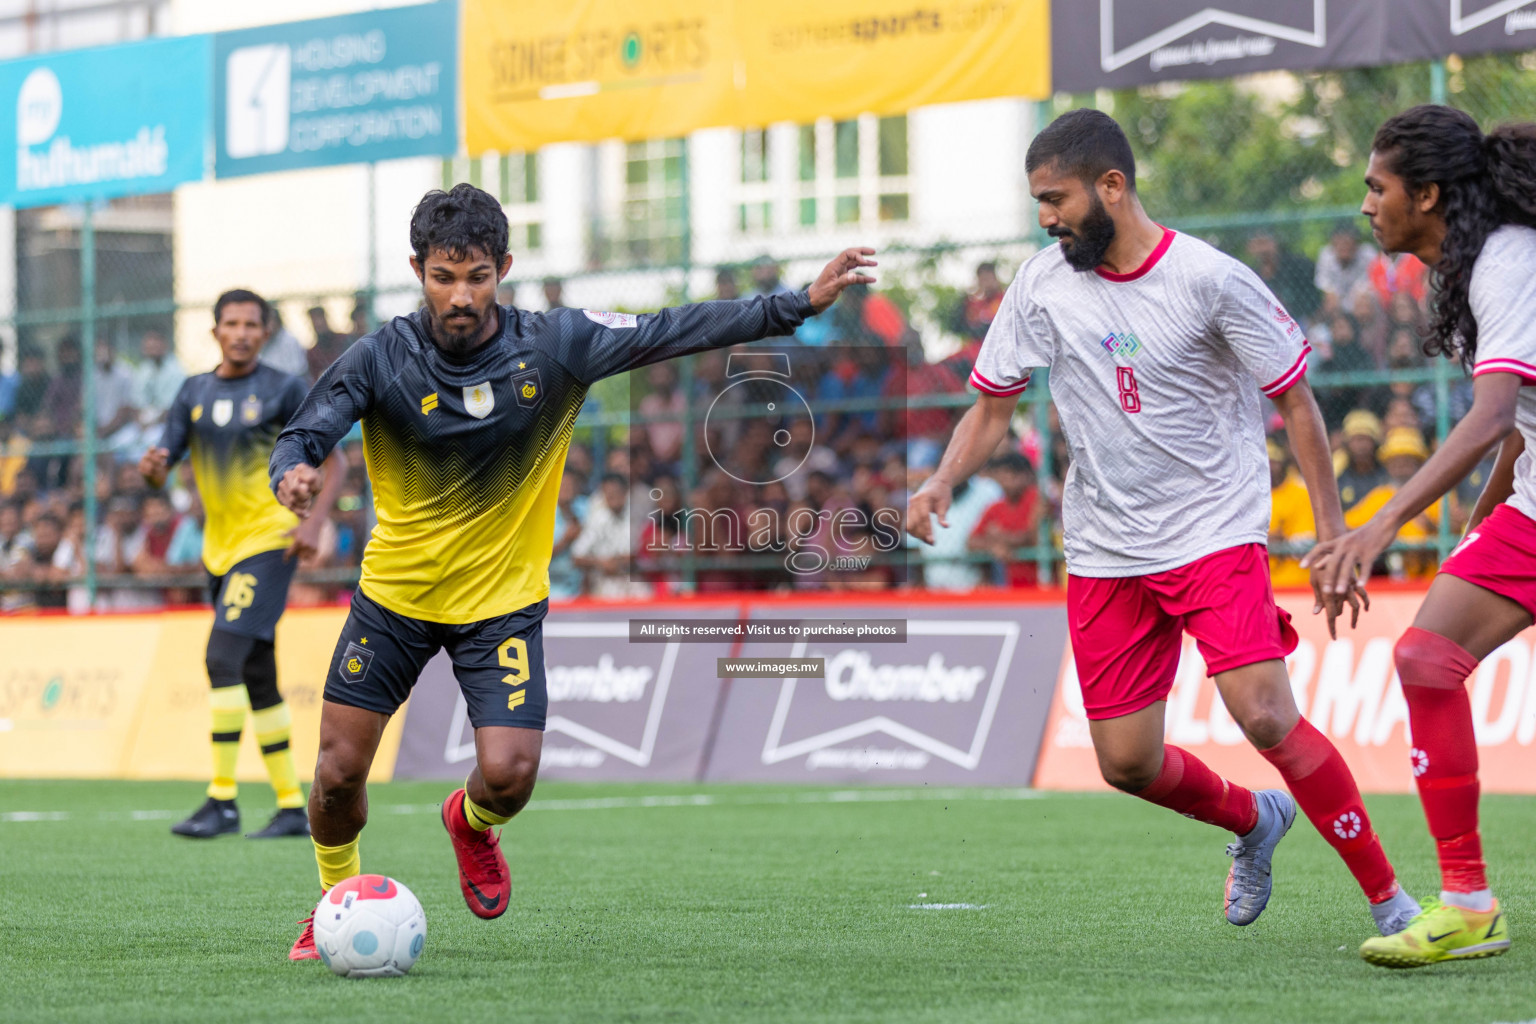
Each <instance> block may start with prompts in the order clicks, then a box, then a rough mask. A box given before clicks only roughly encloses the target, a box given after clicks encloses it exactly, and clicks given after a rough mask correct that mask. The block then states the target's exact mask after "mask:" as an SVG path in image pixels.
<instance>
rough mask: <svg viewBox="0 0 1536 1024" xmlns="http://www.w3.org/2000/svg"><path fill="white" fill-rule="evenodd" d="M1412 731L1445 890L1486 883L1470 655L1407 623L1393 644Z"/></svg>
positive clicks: (1421, 796) (1417, 777)
mask: <svg viewBox="0 0 1536 1024" xmlns="http://www.w3.org/2000/svg"><path fill="white" fill-rule="evenodd" d="M1392 653H1393V657H1394V660H1396V662H1397V674H1398V677H1399V678H1400V679H1402V681H1403V699H1404V700H1405V701H1407V703H1408V724H1409V726H1410V728H1412V730H1413V755H1412V756H1413V776H1414V781H1415V782H1417V783H1418V784H1419V801H1420V802H1421V803H1423V805H1424V817H1425V818H1427V819H1428V820H1429V834H1430V835H1432V836H1434V837H1435V846H1436V849H1437V852H1438V853H1439V854H1440V879H1441V886H1442V887H1443V888H1444V889H1445V890H1446V891H1448V892H1477V891H1478V890H1479V889H1486V888H1488V874H1487V869H1486V868H1485V867H1484V865H1483V841H1482V838H1481V837H1480V836H1479V835H1478V833H1477V798H1478V795H1479V792H1480V789H1481V787H1480V786H1479V784H1478V781H1477V739H1476V735H1475V732H1474V730H1473V726H1472V702H1471V700H1469V699H1468V697H1467V688H1466V686H1465V685H1464V683H1465V682H1466V679H1467V677H1468V676H1469V675H1471V674H1472V670H1473V669H1475V668H1477V659H1476V658H1474V657H1472V655H1470V654H1468V653H1467V652H1466V651H1465V650H1463V649H1462V647H1461V645H1459V644H1457V643H1456V642H1455V641H1453V640H1447V639H1446V638H1445V637H1443V636H1441V635H1440V634H1438V633H1431V632H1429V631H1428V630H1426V629H1417V628H1412V627H1410V628H1409V630H1408V631H1407V632H1406V633H1404V634H1403V637H1402V639H1401V640H1399V641H1398V642H1397V647H1396V648H1395V649H1394V650H1393V652H1392Z"/></svg>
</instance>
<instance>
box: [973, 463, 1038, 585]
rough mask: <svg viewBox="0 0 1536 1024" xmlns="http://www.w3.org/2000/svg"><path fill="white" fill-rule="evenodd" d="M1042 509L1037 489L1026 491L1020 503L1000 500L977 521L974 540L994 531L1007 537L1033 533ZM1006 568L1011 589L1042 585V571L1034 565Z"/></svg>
mask: <svg viewBox="0 0 1536 1024" xmlns="http://www.w3.org/2000/svg"><path fill="white" fill-rule="evenodd" d="M1039 507H1040V493H1039V490H1038V488H1035V487H1029V488H1026V489H1025V491H1024V492H1023V493H1022V494H1020V495H1019V498H1018V500H1017V501H1009V500H1008V499H1007V497H1002V498H999V499H998V500H997V501H994V502H993V503H992V504H991V505H989V506H987V510H986V511H985V512H983V513H982V514H981V518H980V519H979V520H977V521H976V528H975V529H973V530H972V531H971V536H972V537H981V536H985V535H986V534H987V533H988V532H990V531H991V530H993V529H996V530H1001V531H1003V532H1005V533H1023V532H1026V531H1029V530H1033V529H1034V528H1035V527H1036V526H1038V525H1039V521H1040V519H1039ZM1030 539H1033V538H1030ZM1026 543H1027V540H1026ZM1005 564H1006V565H1007V567H1008V586H1010V587H1033V586H1035V585H1036V584H1037V583H1038V582H1039V581H1040V576H1039V569H1038V567H1037V566H1036V565H1035V563H1034V562H1020V561H1015V560H1012V559H1010V560H1009V561H1007V562H1006V563H1005Z"/></svg>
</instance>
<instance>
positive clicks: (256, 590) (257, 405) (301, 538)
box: [139, 290, 342, 839]
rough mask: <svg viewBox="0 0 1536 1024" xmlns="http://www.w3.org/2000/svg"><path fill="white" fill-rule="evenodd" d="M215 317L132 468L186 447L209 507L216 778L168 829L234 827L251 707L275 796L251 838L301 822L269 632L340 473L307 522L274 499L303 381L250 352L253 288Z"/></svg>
mask: <svg viewBox="0 0 1536 1024" xmlns="http://www.w3.org/2000/svg"><path fill="white" fill-rule="evenodd" d="M213 320H214V326H213V336H214V339H215V340H217V341H218V343H219V352H220V356H221V360H220V362H219V365H218V366H217V367H216V368H215V369H214V370H213V371H212V372H211V373H204V374H199V375H197V376H195V377H188V378H187V380H186V381H185V383H183V384H182V386H181V390H180V391H179V392H177V394H176V399H175V401H174V402H172V404H171V408H170V411H169V413H168V414H167V416H166V421H165V433H164V435H163V436H162V438H161V447H158V448H151V449H149V451H147V452H145V453H144V456H143V458H141V459H140V460H139V472H140V473H142V474H143V476H144V479H145V480H146V481H148V482H149V484H150V486H152V487H156V488H159V487H162V486H164V484H165V478H166V475H167V473H168V472H169V471H170V469H171V467H172V466H174V465H175V464H176V463H177V462H179V461H181V458H182V456H184V455H186V454H188V452H190V453H191V458H192V468H193V472H194V473H196V475H197V486H198V489H199V490H200V491H201V492H202V496H203V508H204V510H205V511H206V513H207V525H206V526H205V528H204V531H203V565H204V567H205V568H206V569H207V570H208V589H209V595H210V599H211V600H212V602H213V607H214V616H213V631H212V633H210V634H209V637H208V653H207V665H208V681H209V682H210V683H211V684H212V686H213V692H212V695H211V698H210V701H211V704H212V707H213V781H212V782H211V783H210V784H209V786H208V799H207V801H206V802H204V804H203V806H202V807H200V808H198V809H197V810H196V811H194V812H193V814H192V816H191V817H189V818H187V820H186V821H183V822H179V823H178V824H176V825H174V826H172V827H171V831H172V832H174V833H176V834H177V835H181V836H190V837H192V838H195V839H209V838H212V837H214V836H218V835H223V834H225V833H227V832H238V831H239V830H240V811H239V809H238V808H237V807H236V806H235V794H236V787H235V760H236V758H237V757H238V756H239V753H240V732H241V729H242V728H243V726H244V724H245V712H246V708H247V707H249V708H250V710H251V717H252V718H253V719H254V724H255V727H256V742H257V743H258V744H260V746H261V756H262V758H263V760H264V761H265V762H266V765H267V774H268V776H269V777H270V778H271V780H272V788H273V789H274V790H275V791H276V792H277V808H278V809H277V813H276V814H275V815H273V817H272V820H271V821H270V822H269V823H268V824H267V826H266V827H265V828H263V829H262V830H261V831H259V832H252V833H250V835H249V838H251V839H270V838H274V837H277V836H303V835H308V834H309V824H308V822H307V820H306V818H305V814H304V810H303V808H304V794H303V792H302V791H301V790H300V788H299V780H298V775H297V773H296V772H295V771H294V766H293V751H292V750H290V749H289V742H288V741H289V730H290V721H291V719H290V715H289V711H288V705H287V704H285V703H284V702H283V698H282V695H281V694H280V693H279V692H278V689H277V658H276V654H275V650H274V647H273V640H274V633H275V629H276V627H277V620H278V619H279V618H280V617H281V616H282V614H283V607H284V605H285V604H286V602H287V600H288V583H289V581H290V580H291V579H292V578H293V570H294V568H295V567H296V566H297V564H298V559H299V558H300V557H301V556H302V555H304V554H305V553H307V552H311V551H313V550H314V549H315V546H316V544H317V543H318V538H319V533H320V525H321V523H322V522H323V521H324V519H325V515H326V513H327V512H328V511H329V510H330V506H331V504H332V503H333V501H334V497H335V492H336V490H337V489H338V488H339V487H340V484H341V475H342V474H341V472H340V471H339V470H338V471H334V472H330V473H329V476H330V481H329V484H328V486H327V487H326V488H324V489H323V492H322V493H321V494H319V495H317V498H316V510H315V512H316V514H314V515H312V516H311V517H310V518H309V519H308V520H307V521H305V522H302V523H301V522H300V521H299V519H298V518H297V517H296V516H295V515H294V514H293V513H292V512H290V511H288V510H287V509H285V508H283V507H282V506H281V505H279V504H278V503H277V502H276V501H275V500H274V499H273V497H272V492H271V490H270V489H269V488H268V486H267V459H268V456H269V455H270V454H271V451H272V442H273V441H274V440H275V439H276V438H277V435H278V432H279V431H281V430H282V429H283V424H285V423H287V422H288V417H290V416H292V415H293V413H294V411H295V410H296V409H298V407H299V403H300V402H302V401H303V400H304V392H305V387H304V382H303V381H302V380H300V379H299V378H298V377H294V376H291V375H289V374H286V373H282V372H279V371H277V370H274V369H272V368H271V367H269V366H263V365H261V364H260V363H258V362H257V357H258V356H259V355H260V354H261V346H262V345H263V344H264V343H265V342H266V338H267V328H266V325H267V323H268V322H269V320H270V317H269V308H268V305H267V301H266V300H265V299H263V298H262V297H261V296H259V295H257V294H256V293H254V292H249V291H244V290H236V291H229V292H225V293H224V294H223V295H221V296H219V300H218V302H217V303H215V305H214V307H213ZM336 458H337V459H339V458H340V456H336Z"/></svg>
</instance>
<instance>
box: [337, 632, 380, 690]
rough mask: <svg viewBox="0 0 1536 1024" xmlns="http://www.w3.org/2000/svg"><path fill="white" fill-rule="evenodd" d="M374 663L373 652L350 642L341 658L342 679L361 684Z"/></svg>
mask: <svg viewBox="0 0 1536 1024" xmlns="http://www.w3.org/2000/svg"><path fill="white" fill-rule="evenodd" d="M372 661H373V652H372V651H370V650H366V649H364V648H362V647H359V646H358V645H357V644H354V643H352V642H351V641H348V642H347V649H346V651H345V652H343V654H342V656H341V678H343V679H345V680H346V681H347V682H349V683H357V682H361V681H362V679H363V677H364V676H366V675H367V674H368V666H369V664H370V663H371V662H372Z"/></svg>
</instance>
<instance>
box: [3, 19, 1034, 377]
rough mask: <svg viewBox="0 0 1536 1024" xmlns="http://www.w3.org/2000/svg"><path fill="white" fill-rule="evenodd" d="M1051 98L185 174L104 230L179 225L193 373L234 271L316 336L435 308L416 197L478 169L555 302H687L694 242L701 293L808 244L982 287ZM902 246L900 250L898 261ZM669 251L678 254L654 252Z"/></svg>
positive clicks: (209, 352) (301, 332) (1025, 223)
mask: <svg viewBox="0 0 1536 1024" xmlns="http://www.w3.org/2000/svg"><path fill="white" fill-rule="evenodd" d="M70 2H71V0H58V2H57V3H56V4H54V5H53V6H58V7H60V8H61V9H62V8H63V7H66V6H68V5H69V3H70ZM77 2H78V3H79V4H81V5H82V6H83V7H89V8H91V9H92V10H93V11H97V9H100V12H105V13H106V14H110V15H112V16H113V17H115V18H116V19H117V20H116V22H115V24H116V25H117V26H118V28H117V29H116V31H117V33H118V34H117V35H115V36H114V35H111V34H110V33H109V34H106V35H103V34H102V33H105V32H107V30H106V28H104V27H103V26H104V25H105V22H99V23H98V21H90V22H89V25H90V26H92V27H91V28H90V30H89V32H88V31H87V29H86V28H85V27H83V26H86V25H87V24H88V23H87V21H83V20H82V21H80V22H78V23H71V24H75V25H76V27H74V28H68V29H66V28H65V26H64V22H62V21H61V22H60V23H59V25H58V26H55V27H50V28H49V29H48V30H47V31H49V32H53V33H54V34H53V35H51V36H49V37H48V41H47V42H45V43H43V44H39V45H42V46H44V47H45V48H49V49H52V48H54V47H55V44H56V45H57V46H60V47H64V48H70V47H74V46H82V45H91V44H95V43H103V42H114V41H120V40H122V39H127V38H137V37H138V36H141V35H143V34H173V35H184V34H191V33H198V32H216V31H222V30H228V29H236V28H246V27H250V26H253V25H258V24H270V23H275V22H281V21H291V20H301V19H307V18H317V17H324V16H327V15H333V14H345V13H353V12H357V11H362V10H368V9H373V8H379V7H389V6H402V5H403V3H401V2H400V0H392V2H385V3H370V2H365V0H261V2H260V3H256V2H237V0H122V2H121V3H117V4H110V3H103V2H102V0H77ZM407 2H408V0H407ZM100 12H98V13H100ZM56 17H58V18H64V15H63V14H62V13H60V14H58V15H56ZM80 17H81V18H85V17H86V15H85V14H84V13H82V14H81V15H80ZM92 17H95V15H94V14H93V15H92ZM134 19H137V20H134ZM15 28H16V20H15V19H14V18H13V19H11V20H9V21H8V20H6V19H5V18H4V17H3V15H0V48H5V47H8V46H10V45H11V42H12V35H14V32H13V31H12V30H14V29H15ZM8 32H10V33H11V34H9V35H8V34H7V33H8ZM90 32H95V33H96V34H95V35H91V34H90ZM8 55H19V53H12V54H8ZM1034 112H1035V105H1034V104H1033V103H1031V102H1028V101H1024V100H1016V99H997V100H984V101H976V102H970V103H959V104H951V105H946V106H939V107H928V108H921V109H918V110H914V111H912V112H911V113H910V114H907V115H904V116H898V117H874V116H868V115H867V116H863V117H859V118H856V119H853V120H849V121H842V122H833V121H831V120H829V119H823V120H820V121H818V122H816V123H814V124H806V125H796V124H779V125H772V126H769V127H766V128H763V129H758V130H747V131H742V130H738V129H734V128H716V129H708V130H704V131H699V132H695V133H694V134H693V135H691V136H690V137H689V138H687V139H686V140H682V139H671V140H654V141H649V142H641V143H624V142H619V141H612V142H604V143H598V144H595V145H589V144H563V145H553V146H547V147H545V148H544V149H542V150H540V151H538V152H537V153H508V154H499V155H489V156H486V157H483V158H477V159H474V160H469V159H465V158H458V159H453V160H448V161H444V160H438V159H425V158H420V159H410V160H395V161H388V162H384V163H380V164H377V165H375V166H373V167H371V168H370V167H367V166H363V165H352V166H342V167H332V168H324V169H317V170H309V171H290V172H284V173H278V174H269V175H259V176H252V177H246V178H235V179H227V180H219V181H213V180H208V181H203V182H198V183H192V184H188V185H184V186H182V187H180V188H178V189H177V190H176V192H175V193H174V196H173V197H171V198H170V201H169V202H168V203H167V202H165V201H164V200H161V201H160V202H159V203H156V202H155V201H154V199H153V198H152V197H151V198H150V199H147V200H140V201H137V202H136V203H127V204H122V203H119V204H113V206H112V208H110V209H108V210H104V211H102V214H101V215H100V216H101V218H102V219H99V220H98V230H110V229H111V228H110V225H111V224H113V223H114V220H113V218H116V219H117V220H120V221H122V224H123V226H124V228H125V230H149V231H151V232H154V231H159V232H163V233H164V234H166V235H168V236H169V245H168V248H169V251H170V253H171V254H172V265H173V268H174V285H173V293H174V298H175V300H176V302H177V303H178V305H180V306H181V307H182V310H181V312H180V313H178V314H177V317H176V323H175V333H176V339H177V348H178V351H179V353H180V355H181V358H182V360H183V362H185V363H186V364H187V366H188V368H189V369H192V370H201V369H205V368H207V367H209V366H211V365H212V364H213V362H214V361H215V360H216V358H217V353H216V350H215V347H214V345H213V342H212V339H211V337H210V336H209V331H208V329H209V326H210V322H209V321H210V317H209V312H208V309H209V307H210V306H211V304H212V301H213V299H214V298H215V297H216V296H217V295H218V294H219V293H220V292H222V291H224V290H225V289H228V288H232V287H249V288H253V289H255V290H257V291H260V292H262V293H264V294H267V295H271V296H274V297H280V298H281V300H282V301H281V304H280V308H281V310H282V312H283V315H284V319H285V321H286V323H287V325H288V326H289V328H290V329H291V330H293V331H294V333H295V334H297V335H298V336H299V337H300V338H301V339H302V340H303V341H304V342H305V343H306V344H307V343H309V342H310V341H311V339H312V332H311V330H310V326H309V322H308V318H307V316H306V310H307V309H308V308H309V307H311V306H313V305H321V306H324V307H325V309H326V311H327V316H328V319H329V321H330V324H331V325H332V327H334V328H337V329H343V330H344V329H346V326H347V325H348V324H349V323H350V318H351V313H352V306H353V303H354V295H355V293H357V292H360V291H363V290H365V289H368V288H370V287H375V288H377V289H378V290H379V296H378V299H377V301H376V303H375V305H374V309H373V313H374V314H375V316H378V317H383V316H390V315H395V314H398V313H402V312H408V311H409V310H411V309H413V308H414V307H415V304H416V296H417V287H418V286H417V284H416V282H415V280H414V278H413V277H412V275H411V271H410V267H409V263H408V260H409V257H410V248H409V240H408V232H407V228H408V224H409V218H410V212H411V209H412V207H413V206H414V205H415V204H416V202H417V201H418V200H419V199H420V198H421V196H422V194H423V193H424V192H426V191H427V190H428V189H431V188H439V187H443V186H444V185H445V184H451V183H452V182H454V181H458V180H467V181H471V182H474V183H475V184H478V185H480V186H481V187H483V188H485V189H487V190H488V191H490V192H492V193H493V194H496V195H497V196H498V197H499V198H500V199H501V201H502V203H503V205H504V207H505V209H506V211H507V214H508V217H509V219H510V221H511V222H512V225H513V233H512V251H513V254H514V260H515V261H514V265H513V269H512V277H513V278H515V279H516V280H517V281H518V286H517V291H516V300H517V301H518V303H519V304H520V305H526V306H528V307H529V308H533V309H542V308H543V306H544V300H543V295H542V291H541V289H540V286H539V285H540V280H541V279H542V278H544V277H546V276H557V277H562V278H565V279H567V283H566V286H565V301H566V302H567V303H568V304H571V305H582V306H592V307H615V306H617V307H623V308H647V307H654V306H656V305H659V304H661V303H663V302H666V301H673V300H675V299H677V298H678V297H679V296H680V295H681V294H682V292H683V288H684V280H683V278H684V275H683V274H682V273H681V272H680V271H679V270H678V269H676V268H677V266H678V265H679V264H680V263H681V261H682V260H683V258H684V253H685V251H686V252H687V254H688V258H689V262H690V265H691V266H692V267H693V268H694V269H693V272H692V274H691V275H688V280H687V282H686V291H687V294H688V295H689V296H690V297H693V298H701V297H706V296H709V295H712V294H713V292H714V268H715V266H716V265H718V264H743V263H746V262H748V261H750V260H752V259H753V258H755V257H757V256H759V255H761V254H764V253H768V254H772V255H773V256H775V257H776V258H779V259H782V260H785V261H786V264H787V266H786V271H785V275H784V277H785V280H786V282H787V283H789V284H792V285H799V284H802V283H804V282H805V281H806V280H808V279H809V277H810V276H811V275H812V274H813V273H814V272H815V271H816V270H817V269H819V267H820V266H821V264H822V263H823V262H824V261H825V259H826V258H827V257H828V256H829V255H831V254H832V253H834V252H836V251H837V250H839V249H841V248H843V247H845V246H849V245H855V244H868V245H873V246H875V247H876V248H879V249H882V250H891V249H893V248H895V249H899V248H900V247H902V246H927V245H932V244H934V243H939V242H949V243H955V244H956V245H957V246H960V247H961V248H960V249H959V250H958V253H959V254H958V255H956V256H955V257H953V258H952V259H950V260H948V261H946V263H945V264H944V265H943V267H942V272H943V276H944V277H945V278H946V280H947V281H948V283H950V284H955V285H963V284H967V283H968V282H969V281H970V279H971V277H970V274H971V270H972V269H973V263H974V261H975V260H976V259H980V258H986V257H988V256H991V255H996V254H999V253H1002V254H1005V255H1008V256H1011V257H1013V258H1017V257H1018V256H1020V255H1022V254H1023V252H1025V251H1027V246H1024V245H1021V244H1020V240H1022V239H1025V238H1027V237H1028V236H1030V234H1031V233H1032V231H1033V229H1034V225H1033V217H1034V213H1033V206H1032V204H1031V203H1030V202H1029V197H1028V188H1027V183H1026V180H1025V176H1024V152H1025V149H1026V147H1027V145H1028V142H1029V139H1030V138H1031V137H1032V135H1033V131H1034ZM685 154H686V159H685ZM119 206H122V207H123V209H122V210H119V209H118V207H119ZM156 210H159V211H160V212H159V213H158V215H157V214H156V213H155V212H154V211H156ZM31 216H33V217H34V218H35V219H36V220H37V222H38V223H39V224H43V225H51V227H52V229H53V230H55V231H61V230H67V229H68V227H69V224H68V223H66V222H67V221H68V220H69V216H70V214H69V208H68V207H58V208H54V209H53V210H50V211H38V212H37V213H36V214H35V215H31ZM157 216H158V218H159V219H158V220H157V219H156V217H157ZM61 218H62V220H61ZM76 219H78V218H76ZM13 224H14V218H12V217H4V218H0V245H4V248H5V250H6V251H7V252H8V253H12V254H14V253H15V252H16V251H17V249H18V246H17V245H16V244H14V243H12V244H5V239H4V238H3V235H4V233H5V231H6V229H9V228H11V227H12V225H13ZM1003 243H1011V244H1006V245H1004V244H1003ZM900 259H901V258H900V256H899V255H897V254H894V253H888V255H887V257H886V259H885V260H884V263H885V265H886V266H887V267H890V266H891V265H892V263H893V262H894V263H897V264H899V263H900ZM3 263H4V265H3V266H0V294H4V295H6V296H11V295H14V294H16V287H15V284H16V274H15V265H14V263H13V262H12V261H11V260H9V259H7V260H5V261H3ZM657 266H662V267H670V268H671V269H660V270H658V269H646V268H648V267H649V268H655V267H657ZM7 273H8V274H9V277H10V280H9V281H6V280H4V279H3V275H5V274H7ZM747 284H748V282H747V280H746V278H745V275H743V278H742V285H743V287H744V288H745V287H746V286H747ZM103 298H104V299H105V298H107V297H106V296H103ZM32 305H33V306H37V303H36V302H33V303H32Z"/></svg>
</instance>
